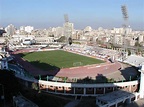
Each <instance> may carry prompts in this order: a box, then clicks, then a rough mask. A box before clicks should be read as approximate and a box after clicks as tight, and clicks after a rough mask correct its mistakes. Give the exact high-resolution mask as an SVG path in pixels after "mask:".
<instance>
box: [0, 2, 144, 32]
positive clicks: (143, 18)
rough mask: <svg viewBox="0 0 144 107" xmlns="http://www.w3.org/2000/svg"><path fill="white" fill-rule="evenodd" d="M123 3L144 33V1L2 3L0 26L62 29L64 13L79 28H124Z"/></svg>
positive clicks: (131, 22) (132, 19)
mask: <svg viewBox="0 0 144 107" xmlns="http://www.w3.org/2000/svg"><path fill="white" fill-rule="evenodd" d="M124 4H125V5H126V6H127V10H128V15H129V21H128V23H129V24H130V26H131V27H132V28H133V29H141V30H144V0H0V26H1V27H6V26H7V25H8V24H14V25H15V26H16V27H19V26H22V25H24V26H26V25H31V26H34V27H35V28H49V27H56V26H62V25H63V23H64V14H68V16H69V21H70V22H72V23H74V27H75V28H76V29H84V28H85V27H86V26H91V27H92V28H93V29H96V28H98V27H103V28H113V27H121V26H122V24H123V23H124V21H123V16H122V12H121V5H124Z"/></svg>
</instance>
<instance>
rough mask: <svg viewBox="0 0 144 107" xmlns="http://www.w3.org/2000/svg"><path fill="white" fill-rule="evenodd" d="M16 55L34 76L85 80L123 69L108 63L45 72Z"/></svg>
mask: <svg viewBox="0 0 144 107" xmlns="http://www.w3.org/2000/svg"><path fill="white" fill-rule="evenodd" d="M34 50H35V49H34ZM28 51H29V50H22V51H17V52H16V53H22V52H28ZM16 53H13V55H14V56H15V58H16V60H17V61H18V63H20V64H21V65H22V66H23V67H24V68H25V69H26V70H27V71H29V72H30V73H31V74H32V75H34V76H38V75H54V76H60V77H69V78H84V77H87V76H88V77H96V76H97V75H98V74H102V75H105V74H109V73H113V72H115V71H117V70H118V69H119V68H121V65H120V63H118V62H115V63H110V62H106V63H103V64H96V65H88V66H81V67H72V68H63V69H60V70H57V71H43V70H41V69H38V68H36V67H34V66H33V65H31V64H30V63H29V62H27V61H25V60H23V59H21V57H19V56H18V55H16Z"/></svg>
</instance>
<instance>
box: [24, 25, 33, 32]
mask: <svg viewBox="0 0 144 107" xmlns="http://www.w3.org/2000/svg"><path fill="white" fill-rule="evenodd" d="M32 30H34V27H33V26H26V27H25V31H26V32H28V33H31V31H32Z"/></svg>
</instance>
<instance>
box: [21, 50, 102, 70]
mask: <svg viewBox="0 0 144 107" xmlns="http://www.w3.org/2000/svg"><path fill="white" fill-rule="evenodd" d="M20 55H21V57H22V58H23V59H25V60H26V61H28V62H29V63H31V64H32V65H34V66H35V67H37V68H40V69H42V70H54V69H56V68H59V69H61V68H70V67H76V66H84V65H91V64H99V63H103V62H104V61H101V60H98V59H95V58H91V57H87V56H83V55H79V54H74V53H71V52H66V51H62V50H54V51H41V52H30V53H21V54H20Z"/></svg>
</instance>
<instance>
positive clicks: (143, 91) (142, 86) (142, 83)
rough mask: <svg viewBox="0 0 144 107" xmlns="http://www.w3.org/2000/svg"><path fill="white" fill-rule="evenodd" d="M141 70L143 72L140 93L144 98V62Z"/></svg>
mask: <svg viewBox="0 0 144 107" xmlns="http://www.w3.org/2000/svg"><path fill="white" fill-rule="evenodd" d="M139 72H141V76H140V90H139V93H140V98H144V64H143V65H142V67H141V69H140V70H139Z"/></svg>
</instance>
